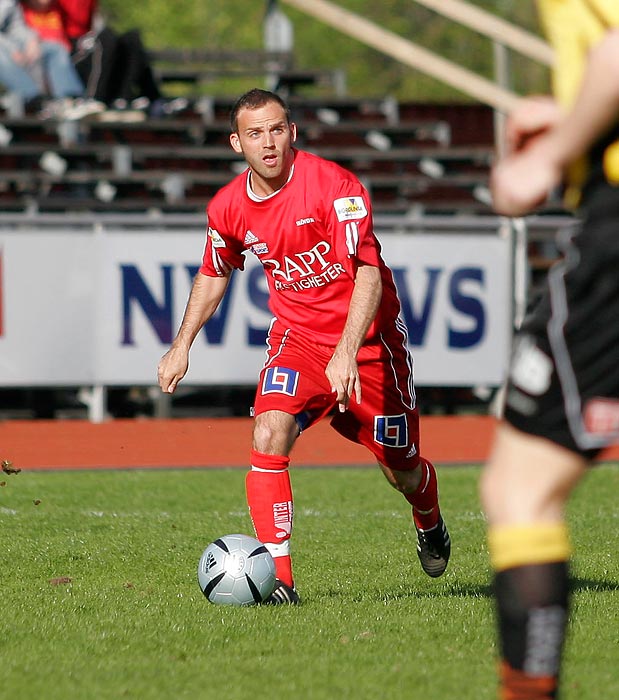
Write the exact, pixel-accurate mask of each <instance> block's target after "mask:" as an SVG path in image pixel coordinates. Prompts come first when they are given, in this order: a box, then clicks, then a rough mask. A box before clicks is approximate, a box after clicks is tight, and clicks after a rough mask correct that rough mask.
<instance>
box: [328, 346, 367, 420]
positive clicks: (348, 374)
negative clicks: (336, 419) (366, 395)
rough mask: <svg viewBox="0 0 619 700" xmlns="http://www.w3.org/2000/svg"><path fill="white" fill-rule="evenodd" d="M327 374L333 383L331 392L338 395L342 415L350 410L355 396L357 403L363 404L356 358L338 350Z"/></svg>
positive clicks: (330, 361)
mask: <svg viewBox="0 0 619 700" xmlns="http://www.w3.org/2000/svg"><path fill="white" fill-rule="evenodd" d="M325 374H326V376H327V379H328V380H329V382H330V383H331V391H333V392H335V394H336V399H337V404H338V409H339V411H340V413H343V412H344V411H345V410H346V409H347V408H348V404H349V402H350V399H351V398H352V397H353V395H354V397H355V400H356V401H357V403H361V379H360V378H359V368H358V366H357V361H356V359H355V358H351V357H349V356H347V355H346V354H344V353H340V352H338V351H337V350H336V351H335V352H334V353H333V357H332V358H331V360H329V364H328V365H327V367H326V368H325Z"/></svg>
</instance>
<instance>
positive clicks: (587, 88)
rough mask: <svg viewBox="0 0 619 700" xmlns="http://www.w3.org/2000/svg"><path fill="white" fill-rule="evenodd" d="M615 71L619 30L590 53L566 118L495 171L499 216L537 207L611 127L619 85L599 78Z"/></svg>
mask: <svg viewBox="0 0 619 700" xmlns="http://www.w3.org/2000/svg"><path fill="white" fill-rule="evenodd" d="M618 71H619V30H613V31H609V32H608V33H607V35H606V36H605V38H604V39H603V40H602V41H601V42H600V43H599V44H598V45H597V46H596V47H595V48H594V49H593V51H591V54H590V57H589V61H588V64H587V68H586V71H585V75H584V79H583V81H582V87H581V90H580V93H579V95H578V97H577V99H576V102H575V103H574V105H573V107H572V109H571V110H570V111H569V112H568V113H567V115H566V116H565V118H563V119H560V120H559V122H558V123H557V124H556V126H555V127H554V128H550V129H548V130H546V131H545V132H544V133H543V134H542V135H540V136H538V137H537V138H534V139H531V140H530V143H529V144H527V146H526V147H525V148H524V149H522V150H521V151H520V152H518V153H516V154H514V155H512V156H508V157H507V158H505V159H504V160H503V161H501V162H499V163H498V164H497V166H496V167H495V168H494V169H493V173H492V178H491V188H492V194H493V202H494V208H495V209H496V210H497V211H498V212H499V213H501V214H506V215H508V216H521V215H522V214H525V213H527V212H528V211H530V210H531V209H533V208H534V207H536V206H538V205H539V204H541V203H542V202H543V201H544V200H545V199H546V197H547V196H548V194H549V193H550V192H551V190H552V189H553V188H554V187H556V186H557V185H558V184H560V182H561V179H562V177H563V173H564V171H565V168H566V167H567V166H568V165H569V164H570V163H572V162H573V161H575V160H577V159H578V158H579V157H581V156H582V155H583V154H585V153H586V152H587V151H588V150H589V148H590V147H591V146H592V144H593V143H594V142H595V141H596V140H597V139H598V138H599V136H601V135H602V134H603V133H604V132H605V131H606V130H607V129H608V128H609V127H610V125H611V124H612V123H613V121H614V120H615V119H616V116H617V112H618V111H619V83H618V82H617V81H612V80H599V76H600V75H616V74H617V72H618Z"/></svg>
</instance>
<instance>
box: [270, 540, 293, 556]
mask: <svg viewBox="0 0 619 700" xmlns="http://www.w3.org/2000/svg"><path fill="white" fill-rule="evenodd" d="M264 546H265V547H266V548H267V549H268V550H269V553H270V555H271V556H272V557H273V559H275V558H276V557H289V556H290V540H286V541H285V542H277V543H276V542H265V543H264Z"/></svg>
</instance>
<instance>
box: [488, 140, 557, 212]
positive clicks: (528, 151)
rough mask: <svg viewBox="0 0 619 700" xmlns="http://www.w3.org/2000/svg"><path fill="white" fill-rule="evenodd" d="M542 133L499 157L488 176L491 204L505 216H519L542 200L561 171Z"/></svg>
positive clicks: (546, 196) (548, 193)
mask: <svg viewBox="0 0 619 700" xmlns="http://www.w3.org/2000/svg"><path fill="white" fill-rule="evenodd" d="M544 142H545V139H544V138H543V137H541V138H539V139H535V140H534V141H532V142H531V143H530V144H529V146H528V147H527V148H525V149H524V150H523V151H520V152H519V153H515V154H514V155H511V156H508V157H507V158H504V159H503V160H501V161H499V162H498V163H497V164H496V165H495V166H494V168H493V169H492V173H491V176H490V190H491V192H492V205H493V207H494V209H495V211H496V212H498V213H499V214H505V215H506V216H522V215H524V214H527V213H528V212H530V211H531V210H533V209H535V208H536V207H538V206H539V205H541V204H543V203H544V202H545V201H546V199H547V198H548V196H549V195H550V194H551V192H552V190H553V189H554V188H555V187H556V186H557V185H559V184H560V182H561V179H562V176H563V173H562V169H561V168H560V167H559V166H558V165H557V163H556V162H555V161H554V159H553V157H552V155H553V154H552V151H551V149H549V148H546V147H545V146H546V144H545V143H544Z"/></svg>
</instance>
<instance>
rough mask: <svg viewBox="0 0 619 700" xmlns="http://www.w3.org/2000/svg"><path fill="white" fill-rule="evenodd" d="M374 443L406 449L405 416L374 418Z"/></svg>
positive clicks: (406, 431) (402, 414)
mask: <svg viewBox="0 0 619 700" xmlns="http://www.w3.org/2000/svg"><path fill="white" fill-rule="evenodd" d="M374 441H375V442H377V443H378V444H379V445H384V446H385V447H408V423H407V421H406V414H405V413H401V414H400V415H399V416H374Z"/></svg>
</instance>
